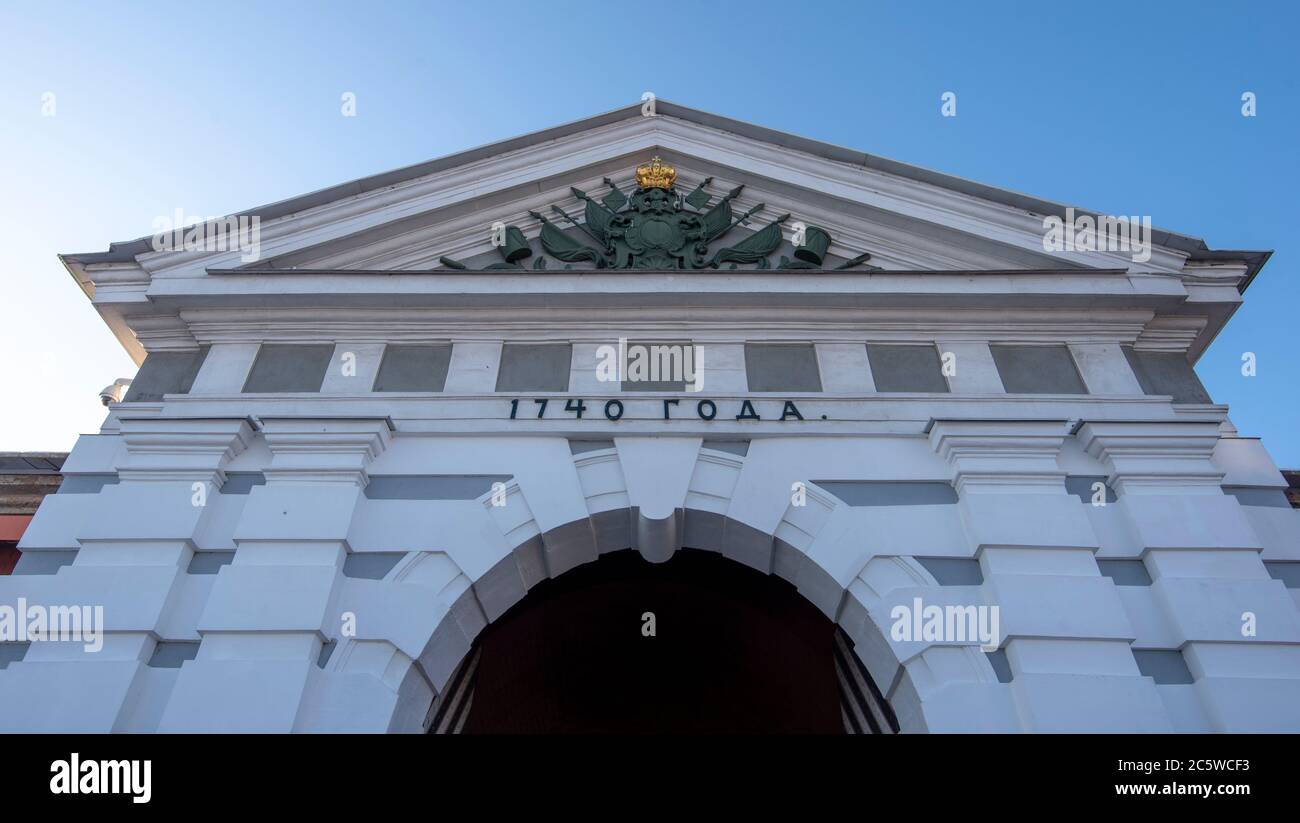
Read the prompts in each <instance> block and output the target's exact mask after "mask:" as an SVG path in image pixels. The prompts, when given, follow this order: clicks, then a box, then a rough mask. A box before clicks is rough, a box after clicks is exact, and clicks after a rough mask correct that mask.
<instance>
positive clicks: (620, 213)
mask: <svg viewBox="0 0 1300 823" xmlns="http://www.w3.org/2000/svg"><path fill="white" fill-rule="evenodd" d="M676 177H677V173H676V171H675V170H674V169H673V168H672V167H671V166H668V165H666V164H664V163H662V162H661V161H660V160H659V158H657V157H656V158H655V159H654V160H653V161H651V163H650V164H649V165H646V166H640V167H638V168H637V172H636V181H637V188H636V189H635V190H634V191H633V192H632V194H631V196H628V195H626V194H624V193H623V192H622V191H621V190H620V189H619V187H618V185H617V184H615V183H614V182H613V181H611V180H610V179H609V178H605V179H604V182H605V184H606V185H607V186H609V191H608V192H606V193H605V194H604V196H602V197H600V198H599V199H596V198H594V197H591V196H589V195H588V194H587V193H586V192H584V191H582V190H581V189H576V188H574V189H570V191H572V192H573V195H574V197H576V198H578V201H579V202H581V203H582V204H583V211H582V221H581V222H579V220H578V219H577V218H575V217H573V216H571V215H570V214H568V213H567V212H565V211H564V210H563V209H561V208H560V207H559V206H551V209H550V211H551V217H550V218H548V217H547V216H546V215H543V214H541V213H539V212H535V211H530V212H529V215H531V216H532V217H533V218H534V219H535V220H537V221H539V222H540V223H541V232H540V239H541V245H542V250H543V251H544V252H545V253H546V254H547V255H549V256H551V257H553V258H555V259H556V260H557V261H559V262H561V263H565V264H566V265H565V266H564V268H572V264H574V263H593V264H595V266H596V268H598V269H604V268H611V269H646V270H653V271H664V270H674V269H704V268H714V269H716V268H718V267H719V266H722V265H724V264H729V267H730V268H732V269H735V268H737V267H738V266H742V265H743V266H754V267H755V268H758V269H768V268H770V267H771V264H770V263H769V261H768V258H769V257H770V256H771V255H772V253H773V252H775V251H776V250H777V249H778V248H780V246H781V244H782V243H783V242H784V239H785V238H784V236H783V235H782V232H781V225H782V224H783V223H785V222H786V221H787V220H789V219H790V215H789V214H783V215H781V216H780V217H777V218H776V219H775V220H772V221H770V222H768V223H767V224H766V225H764V226H762V227H760V228H757V229H756V230H755V231H754V233H753V234H751V235H750V236H748V237H746V238H744V239H742V240H740V241H738V242H736V243H734V244H732V245H720V246H719V245H715V241H720V240H723V239H724V238H725V237H726V236H727V234H728V233H730V232H731V230H732V229H734V228H736V227H737V226H745V227H747V228H748V226H749V220H750V219H751V218H753V217H754V216H755V215H757V214H758V213H759V212H761V211H763V209H764V208H765V206H764V204H762V203H759V204H757V205H756V206H754V207H753V208H751V209H749V210H748V211H746V212H745V213H744V214H742V215H740V216H739V217H736V216H734V215H733V214H732V208H731V203H732V201H733V200H735V199H736V198H737V197H738V196H739V195H740V193H741V192H742V191H743V190H744V188H745V187H744V186H737V187H736V188H734V189H732V190H731V191H729V192H727V194H726V195H724V196H723V197H722V199H721V200H719V201H718V202H717V203H713V202H712V201H713V197H712V196H711V195H710V194H709V193H708V191H707V187H708V185H709V184H710V183H711V182H712V181H713V178H711V177H710V178H706V179H705V180H704V181H702V182H701V183H700V184H699V185H698V186H696V187H695V188H694V189H693V190H692V191H691V192H690V193H689V194H687V195H685V196H683V195H681V194H679V193H678V192H677V191H676V189H675V188H674V187H673V184H674V182H675V181H676ZM558 222H563V223H564V224H567V225H569V226H572V227H574V228H575V229H577V230H578V231H580V232H581V233H582V234H583V235H585V236H586V238H588V239H589V240H590V241H591V243H592V245H587V244H586V243H585V242H582V241H580V240H577V239H575V238H574V237H572V236H571V235H569V234H567V233H565V231H563V230H562V229H561V228H560V226H559V225H557V223H558ZM801 234H802V237H801V238H799V239H801V240H802V242H801V244H800V245H797V246H794V248H793V255H794V256H793V258H791V257H788V256H784V255H783V256H782V257H781V259H780V264H779V265H778V266H777V268H779V269H821V268H823V265H822V264H823V261H824V260H825V257H826V253H827V250H828V249H829V248H830V245H831V236H830V233H829V232H827V231H826V230H825V229H822V228H819V227H817V226H807V227H804V228H803V230H802V232H801ZM711 247H713V248H714V252H713V254H712V255H711V256H710V254H709V250H710V248H711ZM497 251H498V252H499V253H500V255H501V258H502V260H501V262H500V263H493V264H492V265H490V266H487V267H485V269H484V270H485V271H488V270H502V269H518V270H523V269H524V267H523V265H521V263H522V261H523V260H525V259H527V258H528V257H530V256H531V255H532V253H533V252H532V249H531V248H530V247H529V246H528V242H527V240H526V239H525V237H524V233H523V231H522V230H521V229H519V228H518V227H517V226H507V227H506V230H505V234H504V243H500V244H498V245H497ZM870 257H871V255H870V254H868V253H863V254H859V255H858V256H856V257H854V258H853V259H852V260H849V261H847V262H846V263H844V264H841V265H840V266H837V267H836V268H837V269H847V268H854V267H858V266H863V264H864V263H865V262H866V261H867V260H868V259H869V258H870ZM440 261H441V262H442V264H443V265H444V266H446V267H447V268H451V269H461V270H463V269H465V268H466V266H465V264H464V263H461V262H460V261H458V260H454V259H452V258H450V257H443V258H440ZM546 268H547V261H546V257H544V256H539V257H538V258H537V259H536V260H534V261H533V264H532V269H533V270H534V271H542V270H545V269H546ZM864 268H867V269H876V267H875V266H865V267H864Z"/></svg>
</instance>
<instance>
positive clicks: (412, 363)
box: [374, 344, 451, 392]
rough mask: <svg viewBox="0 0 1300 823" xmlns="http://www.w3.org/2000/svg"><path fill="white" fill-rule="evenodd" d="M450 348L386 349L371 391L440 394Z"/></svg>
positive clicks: (441, 346) (394, 347)
mask: <svg viewBox="0 0 1300 823" xmlns="http://www.w3.org/2000/svg"><path fill="white" fill-rule="evenodd" d="M450 363H451V345H450V344H444V345H439V346H385V347H384V359H383V360H382V361H381V362H380V364H379V375H378V376H377V377H375V387H374V391H377V392H381V391H411V392H420V391H428V392H433V391H442V389H443V386H445V385H446V383H447V366H448V364H450Z"/></svg>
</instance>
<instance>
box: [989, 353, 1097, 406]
mask: <svg viewBox="0 0 1300 823" xmlns="http://www.w3.org/2000/svg"><path fill="white" fill-rule="evenodd" d="M989 351H990V352H992V353H993V362H994V364H996V365H997V367H998V376H999V377H1001V378H1002V386H1003V387H1004V388H1005V389H1006V390H1007V392H1008V393H1010V394H1087V393H1088V388H1087V386H1085V385H1084V384H1083V378H1082V377H1080V376H1079V369H1078V367H1076V366H1075V365H1074V358H1073V357H1071V356H1070V350H1069V349H1068V348H1066V347H1065V346H1008V345H996V346H989Z"/></svg>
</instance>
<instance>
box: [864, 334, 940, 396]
mask: <svg viewBox="0 0 1300 823" xmlns="http://www.w3.org/2000/svg"><path fill="white" fill-rule="evenodd" d="M867 361H868V362H869V363H870V364H871V377H872V379H873V380H874V381H875V384H876V391H878V392H947V391H948V381H947V380H945V379H944V376H943V368H942V366H941V365H940V364H939V352H938V350H937V349H935V347H934V346H932V345H915V346H913V345H893V344H885V343H868V344H867Z"/></svg>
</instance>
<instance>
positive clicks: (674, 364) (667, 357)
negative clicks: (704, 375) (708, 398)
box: [619, 340, 698, 392]
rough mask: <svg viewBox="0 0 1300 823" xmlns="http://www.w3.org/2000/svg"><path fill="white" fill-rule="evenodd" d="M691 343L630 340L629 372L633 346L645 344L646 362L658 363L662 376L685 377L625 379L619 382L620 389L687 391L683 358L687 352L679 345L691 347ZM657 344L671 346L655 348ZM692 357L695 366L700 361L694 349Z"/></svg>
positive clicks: (659, 372) (647, 367) (628, 346)
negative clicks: (674, 375) (679, 376)
mask: <svg viewBox="0 0 1300 823" xmlns="http://www.w3.org/2000/svg"><path fill="white" fill-rule="evenodd" d="M690 345H691V344H690V343H689V342H686V341H683V340H678V341H668V340H657V341H650V340H629V341H628V344H627V350H628V363H627V369H628V371H629V372H630V371H631V368H632V360H633V354H634V352H633V349H632V347H633V346H645V347H646V348H647V349H648V351H647V352H646V354H645V355H644V356H645V357H647V358H649V359H648V360H646V361H645V362H646V363H654V364H656V366H657V368H658V374H659V375H660V376H664V375H672V374H681V375H682V376H683V379H681V380H624V381H623V382H622V383H620V384H619V389H620V390H622V391H673V392H680V391H686V380H685V374H686V372H685V368H686V365H685V363H684V362H683V360H682V358H683V357H685V352H684V351H682V350H680V349H678V348H677V347H679V346H681V347H689V346H690ZM656 346H669V347H671V348H668V349H656V348H655V347H656ZM691 358H692V363H691V365H692V366H694V365H695V363H696V362H698V361H695V359H694V358H695V352H694V350H691ZM638 368H645V369H647V370H649V368H650V367H649V366H648V365H646V366H639V367H638ZM649 373H651V374H653V373H654V372H649ZM691 376H692V377H694V376H695V375H694V374H692V375H691Z"/></svg>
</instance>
